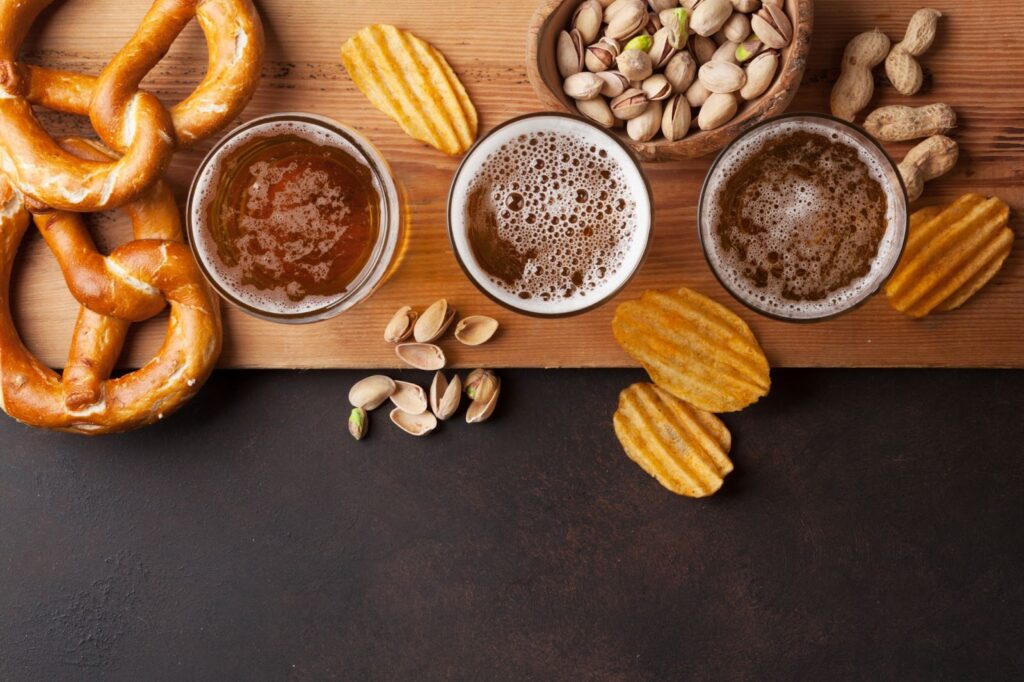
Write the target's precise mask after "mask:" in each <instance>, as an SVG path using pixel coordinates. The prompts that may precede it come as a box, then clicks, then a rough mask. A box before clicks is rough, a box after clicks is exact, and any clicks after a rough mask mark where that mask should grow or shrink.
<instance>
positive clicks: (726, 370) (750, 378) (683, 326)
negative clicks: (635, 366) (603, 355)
mask: <svg viewBox="0 0 1024 682" xmlns="http://www.w3.org/2000/svg"><path fill="white" fill-rule="evenodd" d="M612 333H613V334H615V339H616V340H617V341H618V342H619V345H621V346H622V347H623V349H625V351H626V352H627V353H629V354H630V355H631V356H633V358H634V359H636V360H637V361H638V362H639V363H640V364H642V365H643V366H644V369H646V370H647V373H648V374H650V376H651V379H652V380H653V381H654V383H656V384H657V385H658V386H660V387H661V388H663V389H665V390H666V391H668V392H669V393H671V394H673V395H674V396H676V397H677V398H680V399H682V400H685V401H686V402H688V403H690V404H692V405H694V406H696V407H699V408H700V409H702V410H708V411H709V412H733V411H735V410H741V409H743V408H744V407H746V406H747V405H750V404H751V403H753V402H755V401H756V400H757V399H758V398H760V397H762V396H764V395H767V393H768V388H769V386H770V385H771V381H770V379H769V377H768V369H769V368H768V360H767V359H766V358H765V356H764V351H762V350H761V346H759V345H758V343H757V339H756V338H754V334H753V332H751V331H750V327H748V326H747V324H746V323H745V322H744V321H743V320H741V319H740V318H738V317H737V316H736V315H734V314H733V313H731V312H729V310H727V309H726V308H724V307H723V306H721V305H719V304H718V303H715V302H714V301H712V300H711V299H710V298H707V297H706V296H702V295H701V294H698V293H697V292H695V291H691V290H690V289H686V288H683V289H679V290H678V291H646V292H644V294H643V296H641V297H640V298H639V299H638V300H635V301H628V302H626V303H623V304H622V305H620V306H619V307H618V309H617V310H616V311H615V319H613V320H612Z"/></svg>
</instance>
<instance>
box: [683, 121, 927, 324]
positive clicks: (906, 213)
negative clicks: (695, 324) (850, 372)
mask: <svg viewBox="0 0 1024 682" xmlns="http://www.w3.org/2000/svg"><path fill="white" fill-rule="evenodd" d="M793 118H818V119H824V120H826V121H829V122H830V123H837V124H839V125H841V126H845V127H847V128H850V129H852V130H853V131H854V132H857V133H859V134H860V135H862V136H863V137H864V139H865V140H867V142H868V144H870V145H873V146H874V147H875V148H876V149H877V150H878V151H879V152H881V154H882V157H881V158H883V159H885V160H886V161H888V163H889V164H890V166H891V167H892V171H893V175H894V176H895V177H896V180H897V183H898V188H899V190H900V193H901V196H902V197H903V221H902V227H901V229H900V230H899V233H900V234H899V236H900V237H901V238H900V245H899V249H898V251H897V253H896V254H895V257H894V258H893V264H892V267H891V268H890V269H889V271H888V272H887V273H885V275H884V276H883V277H880V278H879V280H878V283H877V285H876V286H875V287H874V288H873V289H871V290H870V291H869V292H867V293H866V294H865V295H864V297H863V298H861V299H860V300H859V301H857V302H856V303H854V304H853V305H851V306H849V307H848V308H843V309H841V310H837V311H836V312H833V313H829V314H827V315H822V316H819V317H786V316H784V315H779V314H777V313H773V312H769V311H767V310H762V309H761V308H758V307H756V306H754V305H752V304H750V303H748V302H747V301H746V300H744V299H743V298H741V297H740V296H739V295H737V294H736V292H735V291H734V290H733V288H732V287H730V286H729V285H728V284H726V282H725V280H723V279H722V276H721V275H720V274H719V272H718V270H717V269H716V268H715V266H714V265H713V264H712V263H711V259H710V258H709V257H708V245H707V243H706V242H705V240H704V229H703V221H704V200H705V198H706V196H707V188H708V182H709V181H710V179H711V176H712V175H713V174H714V172H715V170H716V169H717V168H718V164H719V163H721V161H722V159H723V158H725V155H726V154H728V153H729V151H730V150H731V149H732V148H733V147H734V146H735V145H736V143H737V142H739V141H740V140H742V139H743V138H745V137H747V136H748V135H751V134H753V133H754V132H755V131H756V130H758V129H759V128H761V127H763V126H766V125H771V124H776V123H779V122H782V121H785V120H787V119H793ZM910 204H911V202H910V198H909V197H908V196H907V185H906V183H905V182H904V180H903V174H902V173H900V172H899V166H898V164H897V163H896V161H895V159H893V158H892V156H891V155H890V154H889V152H888V151H886V149H885V147H884V146H883V145H882V143H881V142H879V141H878V140H877V139H876V138H875V137H874V136H873V135H872V134H871V133H869V132H868V131H867V130H865V129H864V128H862V127H861V126H859V125H857V124H856V123H852V122H850V121H847V120H845V119H841V118H839V117H838V116H833V115H831V114H823V113H821V112H817V111H794V112H791V113H786V114H782V115H781V116H773V117H772V118H769V119H765V120H764V121H761V122H759V123H758V124H757V125H754V126H752V127H751V128H749V129H748V130H746V131H744V132H743V133H741V134H739V135H737V136H736V138H735V139H734V140H732V141H731V142H729V143H728V144H727V145H725V146H724V147H722V149H721V150H720V151H719V152H718V155H717V156H715V160H714V161H712V162H711V166H710V167H709V168H708V172H707V175H705V176H704V182H703V183H702V184H701V186H700V194H699V195H698V197H697V220H696V224H697V241H698V243H699V244H700V249H701V253H703V254H704V261H705V263H707V266H708V269H709V270H711V274H712V275H714V276H715V279H716V280H717V281H718V284H719V285H720V286H721V287H722V288H723V289H725V291H726V292H727V293H728V294H729V295H730V296H732V298H733V299H734V300H736V301H738V302H739V303H741V304H742V305H743V306H744V307H745V308H747V309H748V310H751V311H753V312H755V313H757V314H758V315H762V316H764V317H767V318H769V319H772V320H776V321H779V322H790V323H794V324H814V323H817V322H827V321H828V320H834V319H835V318H837V317H839V316H841V315H845V314H846V313H849V312H852V311H854V310H856V309H857V308H860V307H861V306H862V305H864V304H865V303H867V302H868V301H869V300H871V299H872V298H874V297H875V296H876V295H877V294H878V292H879V291H881V290H882V288H883V287H884V286H885V285H886V283H887V282H888V281H889V279H891V278H892V275H893V273H894V272H896V268H898V267H899V263H900V259H901V258H902V257H903V251H904V249H906V247H907V237H908V236H909V234H910ZM897 227H900V226H899V225H898V226H897Z"/></svg>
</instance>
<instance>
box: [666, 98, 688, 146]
mask: <svg viewBox="0 0 1024 682" xmlns="http://www.w3.org/2000/svg"><path fill="white" fill-rule="evenodd" d="M689 131H690V103H689V102H687V101H686V98H685V97H684V96H683V95H676V96H674V97H673V98H672V99H670V100H668V102H667V103H666V105H665V113H664V114H662V117H661V134H662V135H664V136H665V139H666V140H668V141H669V142H675V141H676V140H681V139H683V138H684V137H686V133H688V132H689Z"/></svg>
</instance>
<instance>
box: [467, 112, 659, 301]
mask: <svg viewBox="0 0 1024 682" xmlns="http://www.w3.org/2000/svg"><path fill="white" fill-rule="evenodd" d="M450 202H451V205H450V206H449V212H448V219H449V221H450V224H451V227H452V230H451V234H452V240H453V243H454V244H455V248H456V250H457V251H458V253H459V255H460V257H461V260H462V262H463V264H464V265H465V267H466V269H467V270H468V272H469V273H470V276H471V277H472V279H474V280H475V281H476V282H477V283H478V284H479V285H480V286H481V287H483V288H484V289H485V290H486V291H487V292H488V293H490V294H491V295H492V296H494V297H495V298H497V299H498V300H501V301H502V302H504V303H506V304H507V305H509V306H511V307H513V308H517V309H521V310H524V311H528V312H536V313H542V314H566V313H572V312H577V311H579V310H582V309H584V308H587V307H590V306H592V305H594V304H596V303H598V302H600V301H601V300H602V299H603V298H605V297H607V296H608V295H610V294H612V293H613V292H615V291H616V290H617V289H619V288H620V287H621V286H622V285H623V284H625V282H626V281H627V280H628V279H629V277H630V276H631V275H632V274H633V272H634V270H635V269H636V267H637V265H638V264H639V261H640V260H641V259H642V258H643V255H644V252H645V251H646V245H647V241H648V236H649V233H650V228H651V206H650V197H649V194H648V192H647V188H646V185H645V184H644V181H643V177H642V175H641V174H640V171H639V169H638V168H637V166H636V163H635V162H634V161H633V159H632V157H631V156H630V155H629V153H628V152H626V151H625V149H623V148H622V146H621V145H619V144H618V142H617V141H615V140H614V139H611V138H610V136H609V135H608V134H607V133H605V132H604V131H602V130H600V129H597V128H595V127H593V126H591V125H589V124H587V123H584V122H582V121H579V120H576V119H573V118H567V117H561V116H535V117H528V118H525V119H521V120H518V121H514V122H512V123H510V124H508V125H506V126H504V127H502V128H499V129H498V130H496V131H495V132H494V133H493V134H492V135H491V136H489V137H487V138H485V139H484V140H483V141H481V142H480V144H479V145H478V146H477V147H476V148H475V149H474V150H473V152H471V155H470V157H469V158H467V159H466V160H465V161H464V162H463V166H462V168H461V169H460V172H459V174H458V176H457V177H456V179H455V181H454V183H453V185H452V192H451V198H450ZM476 204H479V205H476ZM471 209H472V210H471ZM481 210H483V211H485V212H487V215H488V218H491V217H492V216H493V220H494V222H495V225H496V237H497V238H498V239H499V240H500V241H501V242H502V244H503V245H504V248H506V249H511V250H512V251H508V253H509V254H510V255H513V256H514V261H515V266H516V267H515V272H514V274H513V275H512V276H510V277H508V278H502V277H498V276H495V274H493V272H488V268H486V267H484V265H482V263H481V260H482V258H481V257H480V256H479V255H478V254H477V253H476V252H475V251H474V245H473V243H472V242H473V237H472V236H471V234H470V233H471V231H472V230H473V228H474V226H473V225H471V224H470V215H471V214H478V213H479V212H480V211H481ZM474 219H476V220H479V219H480V216H479V215H476V218H474ZM506 265H507V263H506ZM509 280H511V281H509Z"/></svg>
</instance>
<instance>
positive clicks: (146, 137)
mask: <svg viewBox="0 0 1024 682" xmlns="http://www.w3.org/2000/svg"><path fill="white" fill-rule="evenodd" d="M52 2H53V0H0V170H3V171H4V172H5V173H6V174H7V175H8V176H9V177H10V178H11V180H12V181H13V182H14V184H15V185H16V186H17V187H18V189H20V190H21V192H22V193H23V194H24V195H25V196H26V197H28V198H30V199H32V200H33V206H35V205H37V204H44V205H46V206H49V207H52V208H55V209H62V210H68V211H82V212H89V211H102V210H105V209H108V208H113V207H117V206H121V205H123V204H125V203H127V202H129V201H131V200H133V199H135V198H137V197H138V196H140V195H141V194H142V193H143V192H144V191H146V189H147V188H148V187H150V186H151V185H152V184H153V183H154V182H156V180H157V179H158V178H159V177H161V175H162V174H163V171H164V170H165V169H166V167H167V165H168V163H169V162H170V158H171V154H172V152H173V151H174V150H175V149H176V148H180V147H187V146H189V145H191V144H194V143H195V142H197V141H199V140H201V139H203V138H205V137H207V136H209V135H211V134H212V133H214V132H216V131H218V130H220V129H221V128H223V127H224V126H225V125H226V124H227V123H228V122H229V121H231V120H232V119H233V118H235V116H237V115H238V114H239V113H240V112H241V110H242V109H243V108H244V107H245V105H246V104H247V103H248V101H249V99H250V98H251V97H252V95H253V93H254V92H255V89H256V86H257V84H258V82H259V75H260V68H261V66H262V62H263V29H262V25H261V24H260V20H259V16H258V15H257V13H256V10H255V9H254V8H253V6H252V3H251V2H250V0H156V2H154V3H153V5H152V6H151V7H150V9H149V11H148V12H147V13H146V16H145V17H144V18H143V20H142V23H141V24H140V25H139V28H138V30H137V31H136V32H135V35H134V36H133V37H132V38H131V40H129V42H128V43H127V44H126V45H125V46H124V47H123V48H122V49H121V51H120V52H118V54H117V55H116V56H115V57H114V59H113V60H112V61H111V62H110V63H109V64H108V65H107V66H106V68H104V69H103V71H102V72H101V73H100V75H99V76H97V77H93V76H88V75H84V74H78V73H71V72H67V71H59V70H55V69H48V68H45V67H39V66H28V65H24V64H20V63H18V62H17V61H16V59H17V54H18V50H19V48H20V47H21V43H22V41H23V39H24V37H25V34H26V32H27V31H28V29H29V27H30V26H31V25H32V23H33V22H34V21H35V19H36V17H37V16H38V14H39V12H41V11H42V10H43V8H45V7H46V6H47V5H49V4H51V3H52ZM193 17H195V18H196V20H197V21H198V22H199V25H200V27H201V28H202V30H203V33H204V35H205V36H206V41H207V49H208V52H209V64H208V67H207V73H206V76H205V77H204V78H203V80H202V82H201V83H200V84H199V85H198V86H197V87H196V89H195V91H193V92H192V94H191V95H189V96H188V97H186V98H185V99H184V100H182V101H181V102H179V103H178V104H176V105H175V106H174V107H172V108H171V110H170V111H169V112H168V111H167V110H166V109H165V108H164V106H163V105H162V104H161V103H160V101H159V100H158V99H157V98H156V97H155V96H153V95H152V94H150V93H148V92H145V91H143V90H140V89H139V84H140V83H141V81H142V79H143V78H144V77H145V76H146V74H148V73H149V72H150V70H152V68H153V67H154V66H156V64H157V63H158V62H159V61H160V59H161V58H162V57H163V56H164V55H165V54H166V53H167V50H168V49H170V46H171V44H172V43H173V42H174V40H175V39H176V38H177V36H178V34H179V33H180V32H181V31H182V30H183V29H184V28H185V26H186V25H188V23H189V22H190V21H191V20H192V18H193ZM32 105H39V106H43V107H46V108H49V109H53V110H56V111H60V112H64V113H71V114H78V115H88V116H89V117H90V119H91V121H92V124H93V127H94V128H95V129H96V132H97V133H98V134H99V136H100V138H101V139H102V140H103V141H104V143H106V145H107V146H108V147H110V148H111V149H113V150H115V151H117V152H118V153H119V154H120V155H121V156H120V158H116V159H105V160H101V161H96V160H91V159H83V158H79V157H78V156H76V155H75V154H71V153H69V152H68V151H66V150H64V149H62V148H61V146H60V145H59V144H58V143H57V142H56V141H55V140H54V139H53V138H52V137H51V136H50V135H49V134H48V133H47V132H46V130H45V129H44V128H43V126H42V125H41V124H40V123H39V120H38V119H37V118H36V117H35V115H34V114H33V112H32Z"/></svg>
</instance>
